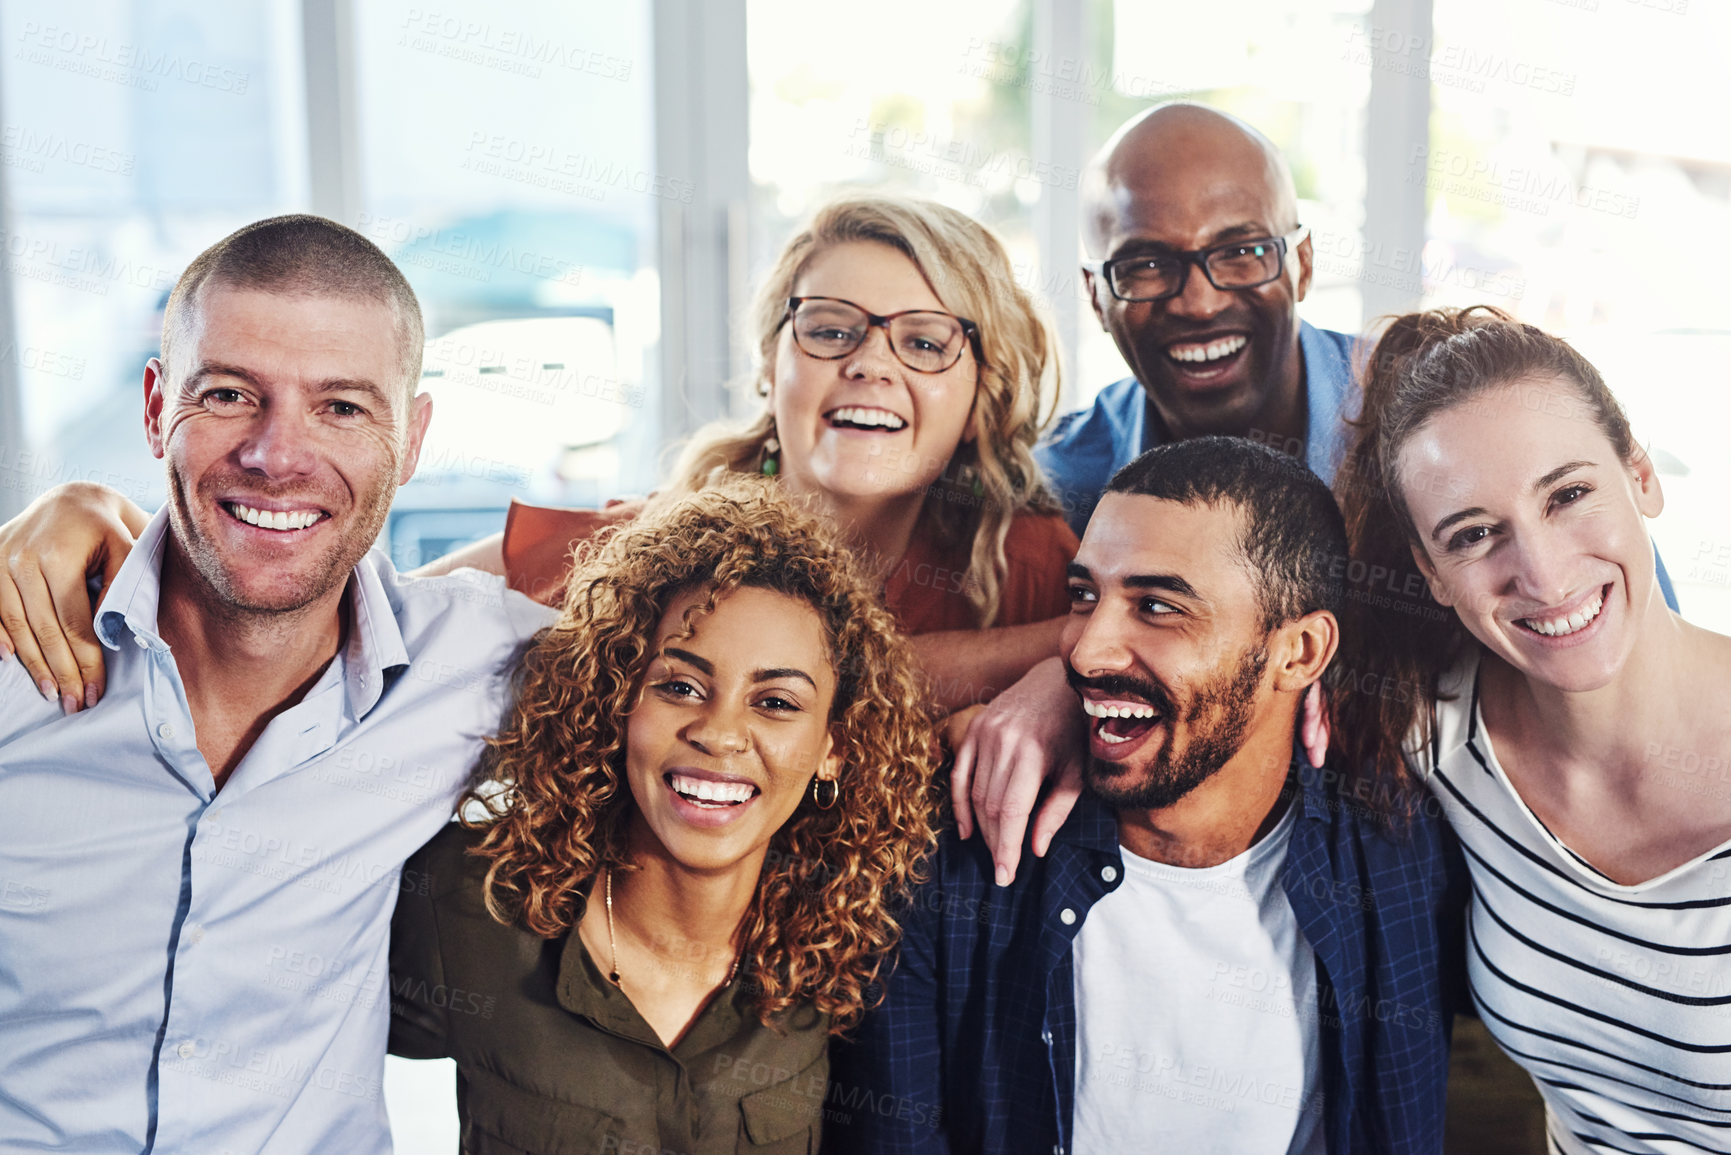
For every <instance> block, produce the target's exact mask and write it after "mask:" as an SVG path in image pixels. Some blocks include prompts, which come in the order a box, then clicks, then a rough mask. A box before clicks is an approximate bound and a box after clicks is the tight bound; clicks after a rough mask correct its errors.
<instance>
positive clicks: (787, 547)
mask: <svg viewBox="0 0 1731 1155" xmlns="http://www.w3.org/2000/svg"><path fill="white" fill-rule="evenodd" d="M858 568H859V567H858V566H857V564H856V562H855V560H854V558H853V555H852V554H851V553H850V552H849V551H848V550H847V549H846V548H845V547H844V546H843V545H841V544H840V542H839V541H838V540H837V538H836V531H835V530H834V528H833V527H832V526H831V525H830V523H829V522H828V521H827V520H826V519H824V518H821V517H819V516H817V515H815V514H813V513H811V512H809V511H808V510H806V509H805V508H803V505H802V504H801V503H799V502H797V501H796V500H795V499H793V498H792V497H789V496H788V495H786V494H783V493H780V492H779V490H778V487H776V486H774V485H772V484H770V483H769V482H767V481H765V480H763V479H761V478H759V479H756V480H750V479H745V478H735V479H732V480H727V481H723V482H721V483H719V484H718V485H715V486H712V487H710V488H708V489H705V490H703V491H701V492H698V493H695V494H690V495H687V496H685V497H683V498H680V499H663V500H660V501H657V502H654V503H652V504H651V506H650V507H649V509H648V510H646V511H645V512H644V513H643V514H642V515H641V516H640V517H638V518H637V519H635V520H634V521H632V522H629V523H626V524H624V525H622V526H621V527H620V528H618V529H617V530H615V531H614V532H612V533H611V534H610V535H607V536H605V537H603V538H602V539H600V540H599V542H597V541H595V540H591V541H590V542H587V543H585V544H584V545H583V546H580V547H579V550H578V554H577V559H576V565H575V568H574V570H573V572H572V575H571V581H570V584H569V586H568V587H567V592H566V595H565V603H564V607H563V608H562V610H561V611H560V614H559V618H558V620H557V621H556V622H555V623H554V624H553V625H552V626H551V627H550V628H548V629H547V630H545V631H543V632H542V633H541V635H540V636H539V637H538V638H537V640H536V642H535V644H534V646H533V647H532V648H531V649H530V650H529V652H528V654H527V656H526V657H525V659H524V663H523V669H522V674H521V688H520V690H519V693H518V696H517V701H516V704H515V706H514V707H513V709H512V711H511V714H510V717H509V719H508V720H507V722H506V724H505V726H504V728H503V730H502V731H501V732H500V734H499V735H498V737H496V738H494V739H492V740H491V742H490V743H489V749H488V750H487V753H486V754H485V756H484V758H483V760H482V765H481V775H482V777H484V778H486V779H488V780H490V781H489V782H488V783H487V784H486V785H484V786H480V787H477V788H475V789H473V790H471V791H470V792H469V794H468V795H467V796H466V797H465V799H464V809H465V811H467V812H468V814H467V816H466V818H465V821H466V822H468V823H469V824H470V825H472V826H477V827H479V828H481V829H483V830H485V831H486V834H485V836H484V837H483V838H482V840H481V842H480V844H479V846H478V847H477V848H476V851H475V853H477V854H478V855H480V856H482V857H485V858H488V859H490V860H491V863H490V865H489V867H488V870H487V875H486V883H485V887H486V900H487V906H488V909H489V910H490V911H491V912H492V913H493V915H494V917H496V918H498V919H499V920H500V921H502V922H507V923H517V924H520V925H522V926H524V927H526V928H527V929H528V930H530V931H532V932H533V933H535V934H538V935H541V936H544V937H548V938H552V937H556V936H558V935H561V934H565V933H567V932H569V931H571V930H572V929H573V928H574V927H575V925H576V923H577V921H578V920H579V916H580V915H579V912H580V907H581V903H580V900H581V898H582V896H583V894H584V893H585V891H586V889H587V888H588V886H589V885H590V883H591V882H592V880H593V879H595V878H596V877H597V876H598V874H599V872H600V871H601V870H602V869H603V868H607V867H610V868H613V869H618V870H629V869H631V865H630V862H629V860H628V858H627V857H626V825H627V821H628V819H629V817H630V814H631V811H632V808H633V805H634V803H633V801H632V796H631V790H630V787H629V785H628V784H627V780H626V775H625V758H626V749H625V743H626V720H627V718H628V716H629V715H630V713H631V711H632V710H633V708H634V707H635V705H636V703H637V700H638V697H639V695H640V694H641V693H642V686H643V680H644V677H645V673H646V671H647V670H648V667H649V665H650V663H651V662H652V661H653V660H654V658H655V656H656V650H655V646H654V640H655V635H656V631H657V629H658V628H659V627H660V624H661V621H662V618H663V616H664V614H665V613H666V612H667V608H668V606H669V605H670V604H671V603H672V602H673V601H674V599H675V598H677V597H678V596H680V595H681V594H682V593H685V592H687V591H691V590H699V591H703V592H705V593H707V595H708V602H707V606H704V605H701V604H700V605H698V606H697V607H695V608H694V609H693V610H692V611H690V612H688V613H687V615H686V618H685V621H684V623H683V625H684V633H683V634H682V635H680V636H687V637H688V636H690V632H691V629H692V621H693V620H694V618H695V617H696V616H699V615H701V614H703V613H706V612H708V611H709V610H710V609H713V607H714V605H715V602H716V600H717V599H718V598H720V597H722V596H724V595H725V594H727V593H728V592H729V591H731V590H735V589H738V588H740V587H741V586H748V587H756V588H763V589H769V590H773V591H775V592H778V593H783V594H786V595H788V596H789V597H793V598H797V599H799V600H800V601H803V602H806V603H807V604H809V605H810V606H811V607H812V609H813V610H815V611H816V612H817V615H818V617H819V618H820V619H821V620H822V622H823V625H824V631H825V635H826V638H827V641H828V643H829V647H830V656H831V659H832V661H833V662H834V666H835V671H836V677H837V687H836V696H835V703H834V705H833V707H832V710H831V715H830V725H831V731H832V733H833V734H834V736H835V749H836V750H837V751H838V752H840V754H841V755H842V770H841V773H840V777H839V779H838V781H837V790H838V800H837V803H836V804H835V805H834V806H833V807H832V808H830V809H819V808H818V807H816V806H815V805H814V804H813V803H812V801H811V799H810V798H807V799H806V800H805V801H803V802H802V803H801V804H800V806H799V808H798V809H797V810H796V811H795V812H794V814H793V817H792V818H790V819H789V820H788V821H787V823H786V824H785V825H784V826H783V827H782V828H781V829H780V830H778V831H777V832H776V833H775V835H774V837H773V839H772V840H771V842H770V848H769V853H768V856H767V858H766V860H765V862H764V866H763V873H762V875H761V877H760V879H759V881H758V886H757V893H756V894H755V896H754V897H753V899H752V902H751V905H750V907H749V908H748V910H747V912H746V915H745V920H744V923H743V924H742V926H741V932H740V933H741V944H742V958H743V963H742V966H741V973H742V974H743V975H745V976H747V978H748V980H749V981H750V982H751V984H752V987H751V989H752V990H753V992H754V996H755V1007H756V1010H757V1013H758V1015H759V1017H760V1018H761V1019H762V1020H763V1021H764V1022H766V1023H767V1022H768V1021H769V1020H770V1018H771V1017H772V1016H774V1015H775V1014H777V1013H779V1012H781V1011H784V1010H786V1009H787V1008H789V1007H791V1006H793V1005H795V1004H798V1003H808V1004H811V1005H814V1006H815V1007H816V1008H817V1009H818V1010H820V1011H823V1012H825V1013H827V1014H829V1015H830V1016H831V1030H832V1031H836V1032H839V1031H841V1030H844V1029H846V1028H847V1027H848V1026H850V1025H851V1024H852V1023H854V1022H856V1021H857V1020H858V1018H859V1016H860V1013H861V1012H862V1010H864V1008H865V1006H866V992H867V988H868V987H869V986H870V984H871V982H872V980H873V979H874V978H875V976H876V974H877V971H878V967H879V965H880V963H881V961H882V959H883V957H884V955H885V953H886V952H887V951H888V950H889V949H890V948H891V947H892V946H893V945H894V944H895V941H896V939H897V937H898V935H899V933H900V931H899V927H898V926H897V924H896V921H895V919H894V918H893V917H892V916H891V913H890V911H891V909H892V908H893V906H894V905H895V903H896V902H897V900H898V899H899V898H901V897H902V896H904V895H905V894H906V892H907V891H908V890H909V888H910V886H911V884H912V883H913V882H914V881H915V872H916V870H917V868H918V865H919V863H920V862H921V860H922V858H923V855H924V854H925V852H926V850H927V849H928V848H929V846H930V845H931V843H932V841H933V834H932V828H931V821H930V813H931V809H930V805H929V802H930V798H929V795H930V787H931V777H932V769H933V767H932V751H933V748H934V747H933V729H932V718H931V715H930V713H929V708H928V706H927V704H926V702H927V696H926V694H925V690H924V686H923V683H922V682H921V680H920V677H919V675H918V673H917V672H916V671H917V670H918V665H917V663H916V662H915V660H914V658H913V654H912V652H911V650H910V648H909V647H908V645H907V643H906V642H905V641H904V640H903V639H902V637H901V636H900V635H899V634H898V633H897V632H896V629H895V625H894V623H893V621H892V619H891V618H890V616H889V613H888V611H886V610H885V609H884V608H883V607H882V606H881V605H880V604H879V602H878V600H877V598H876V596H875V595H874V594H873V593H872V591H871V590H870V589H869V588H868V586H867V585H866V584H865V583H864V582H863V581H862V580H861V579H860V578H859V577H858V576H856V574H857V571H858ZM471 804H474V805H471ZM477 807H478V808H479V809H480V810H481V811H482V812H483V813H482V815H481V816H477V815H476V814H475V810H476V809H477Z"/></svg>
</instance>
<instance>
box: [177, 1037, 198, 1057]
mask: <svg viewBox="0 0 1731 1155" xmlns="http://www.w3.org/2000/svg"><path fill="white" fill-rule="evenodd" d="M174 1053H175V1054H177V1055H179V1056H180V1057H181V1058H183V1059H190V1058H192V1057H193V1056H194V1055H196V1054H198V1048H197V1047H195V1046H194V1045H193V1044H192V1043H191V1042H190V1041H188V1042H184V1043H182V1044H180V1046H178V1047H176V1048H174Z"/></svg>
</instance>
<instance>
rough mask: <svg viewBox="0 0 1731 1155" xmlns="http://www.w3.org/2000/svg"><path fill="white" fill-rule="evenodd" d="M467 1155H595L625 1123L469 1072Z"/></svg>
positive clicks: (613, 1141) (613, 1143) (489, 1075)
mask: <svg viewBox="0 0 1731 1155" xmlns="http://www.w3.org/2000/svg"><path fill="white" fill-rule="evenodd" d="M467 1076H468V1079H467V1082H468V1087H467V1090H466V1092H465V1094H464V1106H465V1108H466V1110H465V1113H466V1114H467V1116H468V1121H467V1123H466V1124H465V1126H464V1128H463V1155H595V1153H596V1152H598V1151H606V1150H611V1149H613V1148H615V1147H616V1146H617V1145H618V1143H619V1137H620V1136H621V1135H623V1134H624V1133H625V1123H624V1121H623V1120H621V1119H617V1118H615V1117H613V1116H611V1115H609V1114H607V1113H606V1112H605V1111H598V1110H596V1109H595V1108H593V1107H585V1106H583V1105H582V1104H580V1103H567V1102H563V1101H561V1100H558V1099H548V1098H545V1097H543V1096H541V1095H536V1094H532V1093H530V1092H528V1091H525V1090H523V1089H522V1088H520V1087H517V1086H515V1085H513V1084H511V1083H509V1082H507V1081H506V1080H504V1079H501V1078H500V1077H499V1076H497V1075H495V1074H492V1073H491V1072H488V1071H481V1070H475V1071H470V1072H467Z"/></svg>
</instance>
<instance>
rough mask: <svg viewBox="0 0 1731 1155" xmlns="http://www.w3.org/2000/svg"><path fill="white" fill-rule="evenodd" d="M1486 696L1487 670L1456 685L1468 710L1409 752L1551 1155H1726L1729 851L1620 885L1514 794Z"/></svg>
mask: <svg viewBox="0 0 1731 1155" xmlns="http://www.w3.org/2000/svg"><path fill="white" fill-rule="evenodd" d="M1478 689H1479V687H1478V661H1477V658H1476V656H1475V657H1474V658H1472V659H1470V660H1469V662H1468V663H1467V664H1465V665H1463V666H1462V667H1461V668H1460V669H1457V670H1456V671H1455V672H1454V674H1453V675H1451V677H1450V678H1449V679H1448V681H1447V683H1446V684H1445V686H1444V690H1445V691H1448V692H1453V693H1455V694H1456V697H1455V699H1454V700H1453V701H1442V702H1439V703H1438V704H1437V725H1436V733H1435V735H1434V736H1433V741H1432V742H1431V743H1430V744H1429V746H1428V748H1426V749H1422V750H1410V751H1409V752H1408V753H1409V756H1410V757H1411V758H1412V760H1413V763H1414V765H1415V767H1416V768H1417V769H1418V771H1419V772H1420V773H1421V774H1423V775H1425V776H1426V777H1427V779H1428V780H1429V782H1430V786H1431V789H1432V790H1433V791H1434V792H1435V794H1436V796H1437V797H1438V798H1439V799H1440V800H1441V802H1442V806H1443V809H1444V813H1445V814H1447V816H1448V819H1449V822H1450V824H1451V825H1452V826H1453V827H1454V829H1455V832H1456V833H1457V834H1458V835H1459V836H1460V840H1461V844H1462V845H1463V847H1464V848H1465V850H1466V855H1467V863H1468V865H1469V867H1470V868H1471V873H1472V884H1473V898H1472V911H1471V915H1470V920H1469V932H1468V936H1467V971H1468V975H1469V977H1470V979H1471V981H1472V990H1473V998H1474V1001H1475V1002H1476V1003H1477V1005H1478V1009H1479V1014H1480V1016H1481V1017H1482V1018H1483V1019H1484V1021H1485V1025H1486V1026H1487V1027H1489V1028H1490V1031H1491V1033H1492V1034H1493V1035H1494V1036H1495V1037H1496V1040H1497V1042H1498V1043H1500V1044H1501V1045H1502V1048H1503V1050H1505V1051H1507V1052H1508V1054H1509V1055H1510V1056H1511V1057H1512V1058H1513V1059H1514V1060H1515V1061H1516V1062H1517V1063H1519V1064H1520V1065H1521V1066H1522V1067H1524V1068H1526V1070H1527V1071H1528V1072H1529V1073H1530V1074H1531V1075H1532V1076H1533V1080H1534V1082H1535V1083H1537V1084H1538V1088H1539V1091H1540V1092H1541V1093H1542V1094H1543V1096H1544V1098H1545V1103H1546V1106H1547V1108H1548V1114H1549V1128H1550V1137H1551V1143H1552V1144H1553V1146H1554V1148H1555V1149H1556V1150H1558V1151H1562V1152H1565V1153H1567V1155H1576V1153H1585V1152H1602V1151H1628V1152H1665V1153H1671V1152H1684V1151H1688V1152H1701V1151H1709V1152H1731V843H1727V844H1726V845H1722V846H1720V847H1719V848H1717V849H1715V850H1712V851H1709V852H1708V853H1706V854H1703V855H1701V856H1700V857H1698V858H1696V859H1693V860H1692V861H1690V862H1687V863H1684V864H1683V865H1682V866H1679V867H1677V868H1676V869H1674V870H1672V871H1670V872H1668V873H1666V874H1664V875H1661V876H1660V877H1658V878H1655V879H1651V880H1650V881H1647V882H1643V883H1641V884H1639V885H1637V886H1622V885H1619V884H1618V883H1615V882H1612V881H1611V880H1610V879H1609V878H1607V877H1606V876H1605V875H1603V874H1601V873H1599V872H1598V871H1597V870H1594V869H1593V867H1592V866H1590V865H1589V864H1588V863H1587V862H1586V861H1585V860H1584V859H1582V858H1580V857H1578V856H1577V855H1575V854H1574V852H1572V851H1571V850H1569V848H1568V847H1566V846H1564V845H1563V844H1562V843H1561V842H1559V841H1558V840H1557V839H1556V838H1555V837H1554V836H1553V835H1552V834H1551V833H1550V831H1549V830H1547V829H1546V828H1545V826H1544V824H1543V823H1542V822H1540V821H1539V819H1538V816H1537V815H1535V814H1534V813H1533V812H1532V811H1531V810H1530V809H1528V808H1527V806H1526V804H1525V803H1523V802H1522V801H1521V800H1520V798H1519V796H1518V795H1516V794H1515V791H1514V788H1513V786H1511V785H1510V783H1509V780H1508V778H1507V776H1506V775H1504V773H1503V770H1502V767H1501V766H1499V765H1498V764H1497V760H1496V755H1495V754H1494V753H1493V751H1492V750H1491V746H1490V741H1489V739H1488V737H1487V735H1486V734H1485V730H1484V722H1483V719H1482V718H1481V717H1480V714H1479V708H1478V705H1479V701H1478ZM1701 787H1702V789H1703V790H1704V791H1711V790H1727V789H1731V781H1726V780H1724V779H1721V778H1703V780H1702V782H1701Z"/></svg>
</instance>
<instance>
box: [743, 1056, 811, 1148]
mask: <svg viewBox="0 0 1731 1155" xmlns="http://www.w3.org/2000/svg"><path fill="white" fill-rule="evenodd" d="M828 1091H829V1056H828V1054H827V1053H825V1054H823V1055H821V1056H819V1057H818V1058H817V1059H816V1060H815V1061H814V1062H813V1063H812V1064H811V1065H810V1066H809V1067H807V1068H806V1069H805V1070H803V1071H801V1072H800V1073H799V1074H797V1075H795V1076H794V1077H793V1078H791V1079H786V1080H783V1081H782V1082H780V1083H776V1084H773V1085H772V1086H768V1087H765V1088H764V1089H763V1090H761V1091H753V1092H752V1093H751V1094H749V1095H747V1096H745V1097H744V1098H743V1099H741V1100H740V1101H739V1112H740V1116H741V1120H740V1137H739V1151H740V1152H741V1153H742V1155H743V1153H749V1155H812V1153H814V1152H816V1151H817V1142H818V1136H819V1134H820V1133H821V1131H822V1124H823V1104H824V1096H825V1095H826V1094H827V1093H828Z"/></svg>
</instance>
